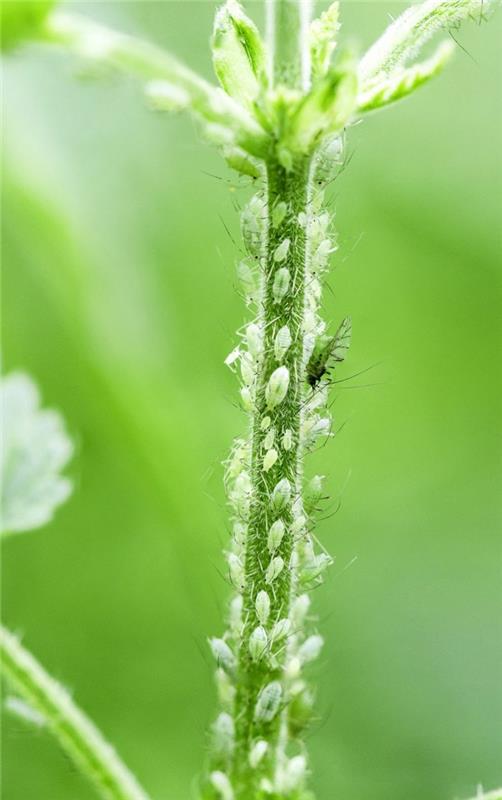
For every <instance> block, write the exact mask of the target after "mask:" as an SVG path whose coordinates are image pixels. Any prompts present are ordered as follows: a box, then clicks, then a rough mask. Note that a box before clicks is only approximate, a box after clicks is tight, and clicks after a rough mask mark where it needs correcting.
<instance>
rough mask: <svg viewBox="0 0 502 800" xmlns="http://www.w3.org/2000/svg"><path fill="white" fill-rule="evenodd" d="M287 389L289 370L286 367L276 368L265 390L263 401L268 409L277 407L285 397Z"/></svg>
mask: <svg viewBox="0 0 502 800" xmlns="http://www.w3.org/2000/svg"><path fill="white" fill-rule="evenodd" d="M288 387H289V370H288V368H287V367H277V369H276V370H274V372H272V375H271V376H270V378H269V380H268V383H267V387H266V389H265V400H266V403H267V406H268V408H269V409H273V408H275V407H276V406H278V405H279V404H280V403H282V401H283V400H284V398H285V397H286V394H287V391H288Z"/></svg>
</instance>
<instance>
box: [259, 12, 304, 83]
mask: <svg viewBox="0 0 502 800" xmlns="http://www.w3.org/2000/svg"><path fill="white" fill-rule="evenodd" d="M311 13H312V1H311V0H267V6H266V23H267V44H268V51H269V59H270V60H269V78H270V82H271V84H274V83H276V84H277V83H282V84H284V85H285V86H289V87H291V88H296V89H303V90H306V89H308V87H309V85H310V48H309V38H308V25H309V23H310V17H311Z"/></svg>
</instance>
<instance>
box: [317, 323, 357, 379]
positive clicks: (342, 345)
mask: <svg viewBox="0 0 502 800" xmlns="http://www.w3.org/2000/svg"><path fill="white" fill-rule="evenodd" d="M351 336H352V321H351V319H350V317H345V319H344V320H343V321H342V323H341V325H340V327H339V328H338V330H337V332H336V333H335V335H334V336H332V337H331V338H330V339H328V341H327V342H326V344H325V345H324V346H323V347H322V348H321V349H320V350H315V351H314V352H313V354H312V355H311V357H310V360H309V362H308V364H307V383H308V384H309V386H311V387H312V388H313V389H315V387H316V386H317V384H318V383H319V382H320V381H321V379H322V377H323V375H325V374H326V372H327V371H328V370H329V362H330V359H331V360H333V361H336V362H340V361H344V359H345V356H346V355H347V350H348V349H349V347H350V340H351Z"/></svg>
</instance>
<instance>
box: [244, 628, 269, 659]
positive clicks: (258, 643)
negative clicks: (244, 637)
mask: <svg viewBox="0 0 502 800" xmlns="http://www.w3.org/2000/svg"><path fill="white" fill-rule="evenodd" d="M267 644H268V637H267V632H266V630H265V628H264V627H263V626H262V625H258V626H257V627H256V628H255V629H254V631H253V632H252V634H251V636H250V637H249V652H250V654H251V658H252V659H253V661H259V659H260V658H261V657H262V656H263V655H264V653H265V650H266V649H267Z"/></svg>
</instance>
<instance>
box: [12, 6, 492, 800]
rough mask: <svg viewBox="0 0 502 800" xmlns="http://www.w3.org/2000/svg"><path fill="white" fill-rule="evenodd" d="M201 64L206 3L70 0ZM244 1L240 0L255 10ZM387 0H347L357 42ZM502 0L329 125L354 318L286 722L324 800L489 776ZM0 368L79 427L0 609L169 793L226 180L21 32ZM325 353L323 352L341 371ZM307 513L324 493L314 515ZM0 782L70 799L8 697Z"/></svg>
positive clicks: (219, 498)
mask: <svg viewBox="0 0 502 800" xmlns="http://www.w3.org/2000/svg"><path fill="white" fill-rule="evenodd" d="M70 5H71V6H72V7H73V8H77V9H78V10H82V11H83V12H85V13H87V14H88V15H89V16H92V17H94V18H96V19H101V20H104V21H107V22H109V23H111V24H113V25H115V26H116V27H117V28H120V29H122V30H129V31H132V32H137V33H140V34H142V35H145V36H148V37H150V38H151V39H154V40H156V41H158V42H159V43H161V44H166V45H167V46H168V47H169V48H171V49H172V50H173V51H174V52H175V53H176V54H178V55H179V56H180V57H182V58H184V59H185V60H186V61H187V62H189V63H190V64H191V65H193V66H194V67H196V68H198V69H200V70H202V71H203V72H204V73H205V74H207V75H208V76H209V75H210V59H209V51H208V44H207V42H208V35H209V31H210V27H211V21H212V15H213V13H214V9H215V4H214V3H213V2H150V0H147V1H146V2H120V0H119V1H118V2H110V3H107V2H89V3H82V4H80V3H79V4H77V3H71V4H70ZM249 6H250V7H251V10H252V11H254V12H256V16H257V18H259V19H261V17H262V8H261V5H260V4H258V3H255V4H252V3H251V4H249ZM401 8H402V6H401V5H398V4H395V3H394V4H391V3H383V2H372V3H368V2H353V3H350V2H346V3H342V13H343V21H344V28H343V33H344V38H345V40H346V41H357V42H360V44H361V47H364V46H366V45H368V44H369V43H370V42H371V41H372V39H373V38H374V37H375V36H376V35H377V34H378V33H379V32H380V31H381V30H382V29H383V27H384V26H385V25H386V24H387V21H388V16H389V14H396V13H398V11H399V10H400V9H401ZM501 33H502V17H501V15H500V13H499V14H498V16H496V17H495V18H494V19H493V20H492V21H491V22H490V24H488V25H485V26H482V27H478V26H476V25H471V26H465V27H464V28H463V29H462V30H461V31H460V32H456V34H455V35H456V36H457V38H458V39H459V40H460V42H461V43H462V46H463V48H465V51H462V50H459V51H458V52H457V55H456V58H455V61H454V64H453V65H452V66H451V67H450V68H449V69H448V70H447V72H446V74H445V75H444V76H443V77H442V78H441V79H439V80H437V82H435V83H434V84H431V85H430V86H429V87H427V88H425V89H423V90H421V91H420V92H419V93H418V94H417V95H416V96H415V97H414V98H413V99H412V100H410V101H408V102H404V103H403V104H402V105H398V106H396V107H395V108H394V109H392V110H388V111H387V112H386V113H382V114H381V115H375V116H374V117H371V118H369V119H368V120H367V121H366V122H365V123H364V124H363V125H360V126H357V127H355V128H354V129H353V130H351V131H350V135H349V153H351V154H353V156H352V159H351V161H350V165H349V166H348V168H347V169H346V170H345V172H344V173H343V175H341V176H340V178H339V179H338V180H337V181H336V182H335V184H334V187H333V189H332V192H331V194H332V201H333V208H334V209H335V211H336V222H337V228H338V230H339V243H340V249H339V251H338V253H337V254H336V256H335V257H334V259H333V271H332V276H331V280H330V285H331V287H332V292H327V293H326V302H325V306H326V316H327V318H328V319H329V320H334V321H335V322H337V321H339V320H340V319H341V317H342V316H344V315H346V314H347V313H350V314H351V315H352V317H353V326H354V339H353V348H352V350H351V353H350V359H349V361H348V363H347V364H346V365H344V368H343V376H344V377H348V376H349V375H351V374H352V373H353V372H357V371H358V370H362V369H365V368H366V367H370V366H373V368H372V369H371V370H370V371H369V372H367V373H365V374H364V375H362V376H360V377H359V378H355V379H353V380H351V381H347V382H346V383H343V384H340V386H339V388H338V390H337V392H336V402H335V405H334V412H335V419H336V424H337V426H340V425H342V423H346V424H345V426H344V427H343V430H342V431H341V432H340V433H339V435H338V436H337V437H336V439H335V440H334V441H333V442H332V443H331V445H330V446H329V447H326V448H323V449H322V450H321V451H320V452H319V453H318V454H316V456H315V457H312V458H311V460H310V463H309V464H308V470H309V471H311V472H312V473H313V472H314V471H318V472H322V473H325V474H327V475H328V476H329V481H328V486H329V490H330V494H331V495H332V504H331V505H330V506H329V510H331V511H334V510H335V509H336V508H337V506H338V503H339V501H340V503H341V505H340V509H339V511H338V513H336V514H335V515H334V516H330V517H329V518H327V519H326V520H325V521H323V522H322V523H321V525H320V536H321V538H322V540H323V542H324V543H325V545H326V547H327V548H328V549H329V550H330V552H331V553H332V554H333V555H334V556H335V557H336V561H335V566H334V568H333V569H332V572H331V576H330V578H329V580H328V581H327V582H326V584H325V586H324V587H323V588H322V589H321V590H319V591H318V592H316V595H315V599H316V609H317V613H318V615H319V618H320V627H321V629H322V632H323V633H324V634H325V636H326V640H327V644H326V648H325V651H324V654H323V657H322V659H321V662H320V664H319V665H318V666H316V667H315V669H314V670H313V673H314V675H315V679H316V681H317V683H318V686H319V697H318V710H319V715H318V719H317V721H316V723H315V725H314V726H313V728H312V731H311V733H310V736H309V747H310V750H311V753H312V768H313V778H312V785H313V787H314V788H315V789H316V790H317V792H318V795H319V798H320V800H332V799H335V798H338V797H343V798H344V800H452V798H455V797H466V796H468V795H469V794H471V793H474V790H475V786H476V784H477V783H478V782H479V783H481V782H482V783H483V784H484V785H485V786H486V787H492V786H495V785H497V784H500V783H501V782H502V758H501V754H502V692H501V686H500V675H501V668H502V624H501V620H502V615H501V612H502V595H501V591H500V586H501V580H500V579H501V571H502V570H501V566H502V545H501V538H500V528H501V525H500V523H501V521H502V504H501V501H500V496H499V492H500V485H501V473H502V469H501V466H502V465H501V453H502V442H501V438H502V437H501V432H502V426H501V422H500V419H501V411H502V408H501V406H502V404H501V400H500V395H501V390H502V380H501V377H502V376H501V364H500V345H501V339H502V336H501V334H502V325H501V313H500V309H501V300H502V292H501V246H500V238H499V231H500V222H501V211H502V208H501V197H502V168H501V164H502V162H501V159H500V143H501V141H502V101H501V90H500V85H501V78H502V74H501V67H500V59H499V58H498V51H499V50H500V41H501ZM3 104H4V109H3V110H4V115H5V122H4V140H5V153H4V181H3V265H4V304H3V324H4V367H5V369H6V370H12V369H14V368H16V369H17V368H21V369H25V370H28V371H29V372H30V373H32V375H33V376H34V377H35V378H36V380H37V381H38V382H39V384H40V386H41V388H42V392H43V397H44V402H45V404H48V405H53V406H56V407H59V408H60V409H61V410H62V411H63V412H64V414H65V416H66V418H67V420H68V425H69V428H70V430H71V432H72V435H73V437H74V439H75V441H76V443H77V455H76V457H75V458H74V460H73V462H72V466H71V474H72V476H73V478H74V480H75V486H76V488H75V493H74V496H73V498H72V499H71V501H70V502H69V503H68V504H67V505H66V506H65V507H64V508H63V509H62V510H61V511H60V512H59V513H58V514H57V517H56V520H55V522H54V523H53V524H52V525H51V526H50V527H48V528H47V529H46V530H44V531H38V532H33V533H31V534H27V535H24V536H19V537H18V538H17V539H15V540H11V541H9V543H8V545H7V546H6V547H5V551H4V556H3V573H4V575H3V592H4V600H3V607H4V618H5V620H6V622H7V623H8V624H9V625H10V626H11V627H12V628H14V629H15V630H17V631H20V632H22V633H23V634H24V641H25V642H26V644H27V645H28V646H29V647H30V648H31V649H32V650H33V651H34V652H35V653H36V654H37V656H38V657H39V658H40V659H41V660H42V662H43V663H44V664H45V665H46V666H47V667H48V668H49V669H50V670H51V671H52V672H53V673H54V674H55V675H56V676H57V677H59V678H60V679H61V680H62V681H63V682H64V683H65V684H66V685H68V686H69V687H70V688H71V689H72V690H74V693H75V697H76V699H77V700H78V701H79V703H81V705H82V706H83V707H84V708H85V709H86V710H87V711H88V712H89V713H90V714H91V715H92V716H93V717H94V718H95V720H96V721H97V723H98V724H99V725H100V726H101V727H102V729H103V730H104V731H105V732H106V734H107V735H108V736H109V737H110V738H111V739H112V741H114V742H115V743H116V745H117V747H118V749H119V752H120V753H121V754H122V755H123V756H124V758H125V759H126V760H127V761H128V762H129V763H130V765H131V766H132V767H133V768H134V770H135V771H136V772H137V774H138V775H139V777H140V779H141V780H142V781H143V782H144V784H145V785H146V787H147V788H148V789H149V790H150V791H151V793H152V796H153V797H154V798H155V799H156V800H184V798H187V799H188V798H190V797H191V796H192V791H193V788H192V784H193V776H194V775H196V773H197V772H198V771H199V769H200V766H201V762H202V759H203V752H204V747H205V729H206V727H207V725H208V723H209V722H210V721H211V719H212V715H213V714H214V711H215V698H214V690H213V685H212V665H211V660H210V658H209V655H208V648H207V645H206V637H207V636H208V635H209V634H217V633H218V632H220V631H221V630H222V614H223V610H224V606H225V598H226V596H227V587H226V584H225V582H224V580H223V579H222V577H221V574H222V571H223V561H222V556H221V547H222V544H224V542H225V541H226V538H227V529H228V523H227V512H226V508H225V498H224V495H223V491H222V485H221V478H222V470H221V466H220V462H221V460H222V459H223V458H224V457H225V455H226V452H227V450H228V447H229V444H230V441H231V439H232V437H233V436H235V435H236V434H238V433H240V432H241V431H242V430H243V427H244V425H245V420H244V418H243V415H242V413H241V412H240V411H239V410H238V409H237V407H236V393H237V388H236V383H235V379H234V376H233V375H232V374H231V372H230V371H229V370H228V369H227V368H226V367H225V366H224V365H223V360H224V358H225V356H226V355H227V353H228V352H229V351H230V350H231V349H232V347H233V346H234V344H235V341H236V337H235V334H234V331H235V330H236V329H237V327H239V326H240V325H241V324H242V323H243V321H244V320H245V319H246V311H245V309H244V308H243V306H242V303H241V301H240V299H239V297H238V294H237V291H236V282H235V277H234V262H235V258H236V248H235V246H234V244H233V243H232V241H231V240H230V237H229V236H228V234H227V232H226V230H225V227H227V228H228V229H229V230H230V231H231V232H232V234H233V236H234V237H236V238H238V222H237V217H236V214H235V211H234V207H235V206H236V205H237V204H238V205H241V204H242V203H244V202H245V199H246V197H247V196H248V195H249V189H248V187H247V185H246V183H245V182H241V181H239V180H237V179H236V178H235V175H234V174H232V173H230V172H229V171H227V169H226V168H225V167H224V166H222V163H221V162H220V160H219V157H218V155H217V154H216V152H214V151H212V150H211V149H209V148H207V147H206V146H205V145H204V144H203V143H202V142H201V140H200V136H199V134H198V132H197V130H196V129H195V127H194V125H193V124H192V123H191V122H190V121H189V120H188V119H187V118H185V117H175V118H168V117H162V116H155V115H153V114H152V113H151V112H150V111H149V110H148V109H147V108H146V106H145V103H144V102H143V99H142V97H141V93H140V91H139V89H138V87H137V86H136V85H134V84H133V83H132V82H130V83H129V82H127V81H124V80H122V79H120V78H118V77H117V76H114V75H111V74H106V73H105V74H101V75H96V74H95V70H93V69H92V68H91V67H90V66H89V65H84V64H82V63H77V62H75V61H71V60H70V59H68V58H67V57H65V56H62V55H59V54H55V53H53V52H49V51H48V50H44V49H43V48H41V47H37V46H29V47H26V48H24V49H22V50H20V51H17V52H16V53H14V54H12V55H10V56H9V57H8V59H7V60H6V64H5V71H4V103H3ZM340 374H342V373H341V372H340ZM326 516H328V514H326ZM4 722H5V731H4V739H3V747H4V760H3V766H4V775H3V781H4V795H3V796H4V797H5V800H32V798H33V800H35V799H36V800H87V798H91V797H93V793H92V791H91V790H90V789H89V788H88V787H87V785H86V784H85V783H84V782H83V780H82V779H81V778H80V777H79V775H78V774H77V772H76V771H75V770H74V769H73V767H72V766H71V764H70V763H69V762H68V761H67V760H66V759H65V757H64V756H63V755H62V754H61V752H60V751H59V750H58V749H57V748H56V747H55V745H54V743H53V742H52V741H51V740H50V738H49V737H47V736H46V735H44V734H43V733H42V732H37V731H33V730H30V729H28V728H26V727H25V726H23V724H22V723H21V722H19V721H18V720H15V719H13V718H11V717H6V718H5V721H4Z"/></svg>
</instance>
